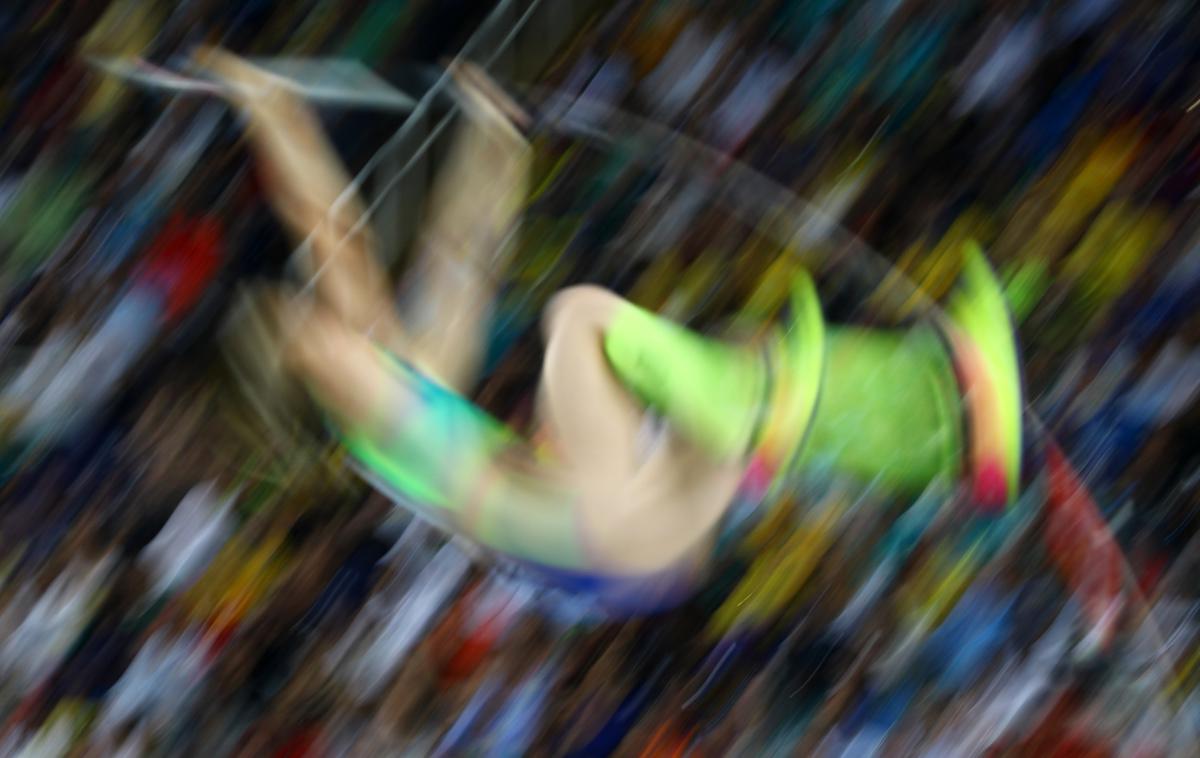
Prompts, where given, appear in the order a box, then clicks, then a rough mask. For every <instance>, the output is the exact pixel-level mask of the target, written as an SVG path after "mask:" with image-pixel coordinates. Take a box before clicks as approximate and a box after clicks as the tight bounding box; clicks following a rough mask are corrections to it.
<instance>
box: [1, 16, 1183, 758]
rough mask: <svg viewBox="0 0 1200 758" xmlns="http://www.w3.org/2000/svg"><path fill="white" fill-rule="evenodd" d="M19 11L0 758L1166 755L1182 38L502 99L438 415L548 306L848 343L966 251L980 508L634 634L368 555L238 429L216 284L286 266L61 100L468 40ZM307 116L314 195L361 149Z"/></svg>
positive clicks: (1096, 38)
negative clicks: (149, 80)
mask: <svg viewBox="0 0 1200 758" xmlns="http://www.w3.org/2000/svg"><path fill="white" fill-rule="evenodd" d="M35 5H37V7H27V8H20V7H16V6H14V7H12V8H7V9H4V10H3V11H0V34H2V35H3V36H4V37H5V39H6V41H7V42H8V44H7V45H6V46H5V49H6V51H8V52H7V56H8V59H9V66H8V67H7V68H6V69H5V71H6V73H5V74H4V75H3V84H2V86H0V92H2V93H3V102H4V104H5V107H4V109H3V111H0V113H2V115H3V118H2V123H0V130H2V132H3V140H0V146H2V148H0V216H2V217H3V218H2V222H0V309H2V310H0V318H2V319H3V320H2V321H0V355H2V356H3V357H2V358H0V369H2V376H0V381H2V382H3V384H2V386H0V477H2V478H0V547H2V550H0V753H2V754H5V755H10V754H12V755H28V756H34V755H38V756H40V755H48V756H49V755H55V756H57V755H144V754H153V755H159V754H171V755H175V754H184V755H193V754H201V753H210V754H212V755H233V754H237V755H254V756H258V755H280V756H284V755H310V754H311V755H356V754H357V755H407V754H412V755H431V754H438V755H459V754H476V753H482V754H489V755H526V754H548V755H549V754H553V755H559V754H578V755H609V754H617V755H647V756H657V755H684V754H695V755H708V754H714V755H715V754H734V755H775V754H780V755H783V754H789V755H790V754H800V755H807V754H813V753H814V752H816V751H820V754H824V755H846V756H861V755H874V754H881V755H899V754H938V755H942V754H945V755H975V754H985V753H989V752H991V753H994V754H1001V753H1003V752H1004V751H1006V750H1008V751H1015V752H1016V753H1017V754H1028V755H1117V754H1120V755H1147V756H1151V755H1192V754H1194V752H1195V749H1196V746H1197V745H1200V687H1198V686H1197V685H1200V671H1198V670H1197V665H1196V664H1197V662H1200V635H1198V634H1197V632H1198V631H1200V628H1198V627H1197V619H1196V612H1197V610H1198V609H1200V602H1198V600H1200V599H1198V598H1197V597H1196V595H1195V591H1194V589H1193V584H1194V583H1193V582H1190V581H1188V580H1189V578H1190V577H1191V575H1192V570H1193V568H1194V566H1195V564H1196V560H1197V558H1198V557H1200V556H1198V555H1197V552H1198V545H1197V543H1196V542H1194V541H1193V537H1194V535H1195V533H1196V525H1195V523H1194V521H1195V517H1194V515H1193V514H1194V513H1195V510H1196V506H1197V505H1200V503H1198V502H1197V492H1198V491H1200V490H1198V484H1200V456H1198V453H1200V446H1197V445H1196V444H1195V441H1196V435H1197V431H1200V416H1198V415H1197V411H1198V408H1200V405H1198V404H1197V390H1200V342H1198V341H1200V329H1198V327H1200V320H1198V317H1197V312H1196V311H1195V309H1193V308H1192V307H1190V305H1189V304H1190V303H1191V302H1192V301H1193V299H1194V297H1195V295H1196V294H1197V290H1198V289H1200V246H1198V245H1197V243H1200V215H1198V214H1196V213H1194V212H1193V211H1194V202H1195V197H1194V193H1195V186H1194V185H1195V182H1196V179H1197V178H1200V128H1197V123H1200V122H1198V121H1197V120H1196V119H1200V110H1198V111H1193V110H1192V109H1193V108H1194V107H1195V105H1196V104H1197V103H1198V102H1200V85H1198V84H1197V82H1200V77H1196V76H1194V75H1193V73H1194V72H1196V71H1197V70H1198V68H1197V64H1198V63H1200V57H1198V55H1197V50H1200V45H1197V42H1200V17H1197V16H1196V15H1195V14H1193V13H1191V12H1190V11H1191V6H1190V4H1189V3H1185V2H1170V1H1168V2H1162V3H1155V4H1143V3H1135V2H1131V1H1128V0H1126V1H1122V0H1061V1H1059V0H1041V1H1040V2H1039V1H1035V0H1021V1H1018V2H992V1H990V0H968V1H967V2H960V3H954V4H947V3H936V2H931V1H930V0H873V1H870V0H868V1H863V0H771V1H768V2H762V3H745V2H731V1H726V2H709V3H698V2H681V1H679V0H674V1H666V2H664V1H660V2H650V1H648V0H629V1H627V2H619V3H615V4H596V5H597V6H603V7H597V8H596V9H595V10H594V11H592V12H591V13H588V14H585V16H584V23H583V24H582V25H581V26H580V28H579V29H578V30H577V31H576V33H574V34H573V35H572V36H571V37H570V41H569V43H568V44H567V45H565V46H564V47H563V48H562V49H560V50H557V51H554V55H553V57H552V59H551V61H552V62H551V65H550V66H549V67H548V68H547V69H546V70H545V71H543V72H542V73H541V74H540V75H539V76H538V77H537V78H536V80H535V81H526V82H516V81H503V79H502V83H504V84H505V85H506V86H509V87H511V88H512V89H513V91H514V93H515V94H516V95H517V96H518V97H520V98H521V99H522V101H523V102H525V103H526V104H527V105H528V106H529V108H530V110H531V111H532V112H534V113H535V114H536V116H537V118H536V120H537V121H538V123H539V124H540V127H539V128H538V129H536V130H535V133H536V135H537V136H536V137H535V148H536V154H537V159H538V160H537V168H536V176H535V181H534V182H533V187H534V190H533V192H532V193H531V197H530V198H529V201H528V204H527V209H526V214H525V221H524V227H523V230H522V244H521V245H520V247H519V249H518V254H517V263H516V265H515V266H514V269H513V271H512V272H511V276H510V277H509V281H508V282H507V286H506V287H505V288H504V294H503V302H502V304H501V308H500V314H499V316H500V317H499V318H498V319H497V322H496V329H495V334H494V335H493V340H492V351H491V361H490V365H489V370H488V373H487V378H486V380H485V381H484V382H483V384H482V386H481V387H480V388H479V390H478V393H477V396H476V397H477V399H478V401H479V402H480V403H481V404H483V405H485V406H486V407H488V408H489V409H490V410H492V411H493V412H495V413H497V414H498V415H500V416H502V417H504V418H506V419H507V420H508V421H510V423H512V424H514V425H516V426H523V425H525V424H526V423H527V421H528V418H529V414H530V412H531V408H532V403H531V398H530V397H529V395H530V391H531V388H532V386H533V382H532V381H531V378H532V377H533V376H534V375H535V373H536V371H537V365H538V362H539V361H538V360H537V357H536V356H537V351H538V350H539V349H540V342H539V336H538V328H537V327H538V314H539V313H540V311H541V308H542V306H543V305H544V304H545V302H546V300H547V298H548V297H549V296H550V295H551V294H552V293H553V292H554V291H556V290H558V289H559V288H561V287H562V286H564V285H565V284H569V283H575V282H581V281H589V282H596V283H601V284H604V285H606V286H609V287H612V288H614V289H617V290H618V291H621V292H623V293H625V294H627V295H628V296H629V297H630V298H631V299H633V300H634V301H636V302H638V303H640V304H642V305H646V306H649V307H652V308H653V309H655V310H657V311H659V312H663V313H668V314H670V315H671V316H672V317H674V318H676V319H678V320H680V321H683V322H686V323H689V324H691V325H694V326H697V327H698V328H704V329H709V330H718V329H719V330H723V331H725V332H728V331H731V330H732V331H749V330H754V329H756V328H759V327H760V325H761V324H762V323H764V322H766V321H767V320H769V319H770V318H772V317H773V316H774V314H775V313H776V311H778V309H779V308H780V306H781V305H782V303H783V301H784V300H785V299H786V289H787V288H786V284H785V282H786V281H787V280H788V279H789V277H788V274H789V272H791V271H793V270H795V268H796V267H798V266H808V267H810V268H813V269H814V270H815V271H816V272H817V273H818V275H819V277H820V280H821V291H822V296H823V299H825V300H826V301H827V302H826V303H825V305H826V308H827V310H828V311H829V312H830V313H831V314H832V315H834V316H835V317H838V318H841V319H854V320H859V321H868V322H876V323H885V324H895V323H904V322H905V321H906V320H908V319H911V318H914V317H915V316H916V315H917V314H919V313H920V312H921V311H922V309H923V308H925V307H926V304H927V302H928V301H929V300H930V299H932V300H934V301H936V300H937V299H938V298H940V297H942V296H944V295H945V294H946V293H947V291H948V290H949V289H950V287H951V286H952V284H953V283H954V281H955V278H956V275H957V273H958V266H959V263H960V261H961V250H962V248H963V245H964V244H966V243H967V242H969V241H977V242H978V243H980V244H981V245H982V246H983V248H984V250H985V251H986V253H987V255H988V258H989V259H990V260H991V261H992V263H993V264H994V265H995V266H996V268H997V269H998V270H999V271H1000V272H1001V275H1002V277H1003V280H1004V282H1005V286H1006V288H1007V293H1008V295H1009V298H1010V305H1011V307H1012V310H1013V313H1014V316H1015V320H1016V322H1017V329H1018V333H1019V335H1020V340H1021V345H1022V357H1023V360H1024V362H1025V382H1026V393H1027V399H1028V403H1029V414H1028V415H1029V422H1028V424H1027V429H1029V430H1030V431H1029V436H1030V437H1031V438H1033V440H1034V442H1033V443H1031V448H1035V449H1036V450H1035V451H1034V452H1031V453H1030V456H1029V458H1030V464H1029V465H1028V466H1027V468H1028V473H1027V476H1026V479H1027V481H1026V485H1027V486H1026V489H1025V494H1024V495H1023V497H1022V498H1021V500H1020V502H1019V503H1018V505H1017V506H1016V507H1014V508H1012V509H1011V511H1010V512H1008V513H1006V514H1004V515H1002V516H999V517H989V516H985V515H981V514H971V513H966V512H964V511H963V504H962V503H960V502H957V501H956V499H955V498H954V497H953V496H952V495H947V494H946V493H943V492H940V491H931V492H929V493H927V495H926V496H924V497H922V498H920V499H918V500H917V501H916V502H915V503H909V502H894V503H890V502H882V498H881V496H879V495H877V494H875V493H872V492H870V491H867V492H865V493H864V492H855V491H849V490H845V489H842V488H838V487H835V488H832V489H830V490H829V491H827V492H823V493H821V494H820V495H814V494H812V493H807V492H795V493H790V495H789V496H788V497H786V498H785V499H784V501H781V502H780V503H777V504H774V506H773V509H772V512H771V513H772V516H771V518H769V519H768V520H767V521H765V522H764V524H763V525H761V526H760V527H759V528H758V529H757V530H756V531H755V532H754V533H753V534H751V535H750V536H749V538H748V539H747V541H746V544H745V545H744V546H741V547H739V548H738V549H737V550H735V551H733V557H732V558H731V559H730V561H729V562H728V565H723V566H721V567H720V570H719V571H718V572H717V575H716V576H715V577H714V579H713V581H712V582H711V584H710V586H709V587H707V588H706V589H705V591H704V592H702V593H701V594H700V595H699V596H697V597H696V598H694V599H693V600H692V601H691V602H689V603H688V604H687V605H686V606H685V607H683V608H680V609H679V610H677V611H672V612H670V613H667V614H662V615H660V616H655V617H650V618H645V619H639V620H636V621H633V622H630V621H623V622H618V621H616V620H612V619H608V618H606V617H605V616H604V615H603V614H602V613H600V612H598V611H597V610H596V609H595V608H593V607H592V606H591V605H590V604H589V603H588V601H587V598H586V597H578V596H572V595H568V594H564V593H562V592H555V591H550V590H548V589H546V588H544V587H541V586H539V585H537V584H536V583H533V582H531V581H529V579H528V578H527V577H524V576H522V575H521V574H520V573H519V572H518V571H516V570H515V569H512V568H511V567H507V566H501V565H496V564H495V563H494V562H493V561H490V560H487V557H486V556H481V555H479V554H477V552H476V551H475V550H474V549H473V548H472V546H470V545H466V544H463V543H461V542H459V541H457V540H449V541H448V540H447V539H446V537H445V536H444V535H441V534H439V533H438V532H436V531H435V530H432V529H431V528H429V527H427V526H426V525H424V524H422V523H420V522H417V521H411V520H409V519H408V517H407V516H406V515H405V514H404V513H403V512H402V511H401V510H398V509H396V508H395V507H394V506H393V505H392V504H391V503H389V502H387V501H386V500H384V499H383V498H382V497H381V496H379V495H378V494H375V493H372V492H371V491H370V489H369V488H368V487H367V486H366V485H365V484H363V483H361V482H360V481H359V480H358V479H357V478H356V477H355V476H354V475H353V474H352V473H350V472H349V471H348V470H347V467H346V466H345V464H344V462H343V460H342V457H341V454H340V453H339V451H338V450H337V449H336V447H334V446H333V445H332V443H330V442H329V440H328V438H327V437H326V436H324V435H323V434H322V433H321V430H320V427H319V423H317V421H316V420H315V419H309V418H307V417H302V416H303V415H304V414H300V413H297V412H295V411H293V412H292V414H291V415H290V416H285V417H282V418H281V417H280V414H279V413H278V412H273V411H271V410H264V409H263V407H262V404H261V403H260V402H259V400H261V398H259V397H257V396H256V395H255V393H252V392H244V391H242V390H241V389H240V387H241V384H242V383H243V381H244V379H245V377H243V376H240V375H239V373H238V371H237V365H236V361H233V362H231V361H230V360H229V359H228V358H227V356H226V351H225V350H224V345H225V338H224V334H225V332H226V331H228V329H229V328H230V324H231V323H233V326H234V327H235V328H241V329H246V328H248V327H247V326H246V325H245V324H244V323H241V322H230V320H229V319H228V318H227V314H229V313H230V312H231V310H236V309H235V307H234V306H235V305H236V291H237V290H236V285H237V284H238V283H239V282H244V281H247V280H249V279H250V278H252V277H258V276H278V275H279V273H280V271H281V270H283V268H284V267H285V266H286V261H287V258H288V255H289V253H290V247H289V245H288V244H287V241H286V240H285V239H284V238H283V236H282V234H281V232H280V231H279V229H278V228H277V226H276V224H275V222H274V220H273V219H272V217H271V215H270V213H269V211H268V210H267V208H266V206H265V203H264V201H263V198H262V195H261V190H260V186H259V181H258V178H257V177H256V176H255V175H254V173H253V170H252V168H251V165H250V163H249V160H248V156H247V153H246V152H245V150H244V149H243V148H242V146H241V144H240V143H239V141H238V132H237V130H236V129H234V128H233V126H234V125H233V119H232V117H231V115H230V114H229V113H228V112H227V111H226V110H225V109H224V107H223V106H221V105H220V104H219V103H216V102H211V101H206V100H203V99H199V98H188V97H172V96H168V95H163V94H153V93H149V94H148V93H146V92H144V91H140V90H138V89H136V88H133V87H131V86H129V85H128V84H126V83H123V82H120V81H118V80H115V79H113V78H106V77H104V76H102V75H100V74H99V73H98V72H96V71H95V70H94V69H93V68H91V67H90V66H89V59H90V58H91V57H95V56H116V55H140V56H143V57H144V58H146V59H147V60H151V61H157V62H160V63H164V64H165V63H168V62H170V61H172V60H174V58H175V56H178V55H186V53H187V51H188V49H189V47H190V46H191V45H194V44H197V43H200V42H208V43H213V42H220V43H221V44H223V45H226V46H228V47H230V48H231V49H233V50H236V51H238V52H241V53H246V54H253V55H265V56H283V55H291V56H306V55H326V56H335V57H344V58H354V59H357V60H360V61H362V62H364V63H366V64H367V65H369V66H371V67H372V68H373V69H375V70H376V71H378V72H380V73H381V74H383V75H385V76H387V75H388V73H389V72H390V71H394V70H396V67H397V66H401V65H403V64H405V63H406V62H410V61H436V60H437V59H438V58H440V57H442V56H446V55H453V53H454V52H455V51H456V50H457V49H459V47H461V45H462V44H463V42H464V40H465V39H467V38H468V37H469V36H470V34H471V31H472V30H473V29H474V28H475V27H476V26H477V25H478V24H479V22H480V20H481V19H483V18H484V17H485V16H486V15H487V13H488V12H489V10H490V7H491V6H490V4H488V3H481V2H475V3H472V2H454V3H445V2H418V1H416V0H407V1H405V0H374V1H373V2H364V3H338V2H331V1H330V0H306V1H304V2H296V3H291V4H278V5H277V4H274V3H267V2H255V1H251V2H244V3H222V2H215V1H213V0H209V1H204V0H198V1H197V2H190V3H182V4H179V5H177V6H171V5H170V4H166V3H155V2H136V1H135V0H115V1H114V2H111V3H109V2H86V1H85V2H68V1H64V2H57V3H45V4H35ZM517 5H518V6H519V7H521V8H524V7H527V6H528V5H530V4H525V5H522V4H520V3H518V4H517ZM514 18H515V16H514ZM325 115H326V116H328V121H329V127H330V129H331V132H332V134H333V136H334V139H335V141H336V142H337V144H338V147H339V149H341V150H342V152H343V155H344V157H345V158H346V160H347V162H348V163H349V165H351V166H352V167H358V166H361V165H362V164H363V163H364V162H366V160H367V159H368V158H369V157H370V155H372V154H373V152H374V151H375V150H377V149H378V148H379V147H380V145H381V144H383V142H384V141H385V140H386V139H387V137H388V135H389V134H390V133H391V132H392V131H394V130H395V129H396V128H397V121H396V120H395V119H392V120H389V119H388V118H384V117H378V116H377V115H376V114H370V113H367V114H365V115H364V114H361V113H336V114H325ZM747 175H750V176H752V177H753V179H747V178H746V177H747ZM781 283H783V284H781ZM912 283H915V284H916V285H917V288H916V289H914V288H913V287H912V286H911V285H912ZM1050 440H1055V441H1056V443H1051V442H1050ZM1060 449H1061V452H1060ZM1068 461H1069V462H1068ZM1085 486H1086V487H1085ZM864 503H866V505H864Z"/></svg>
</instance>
